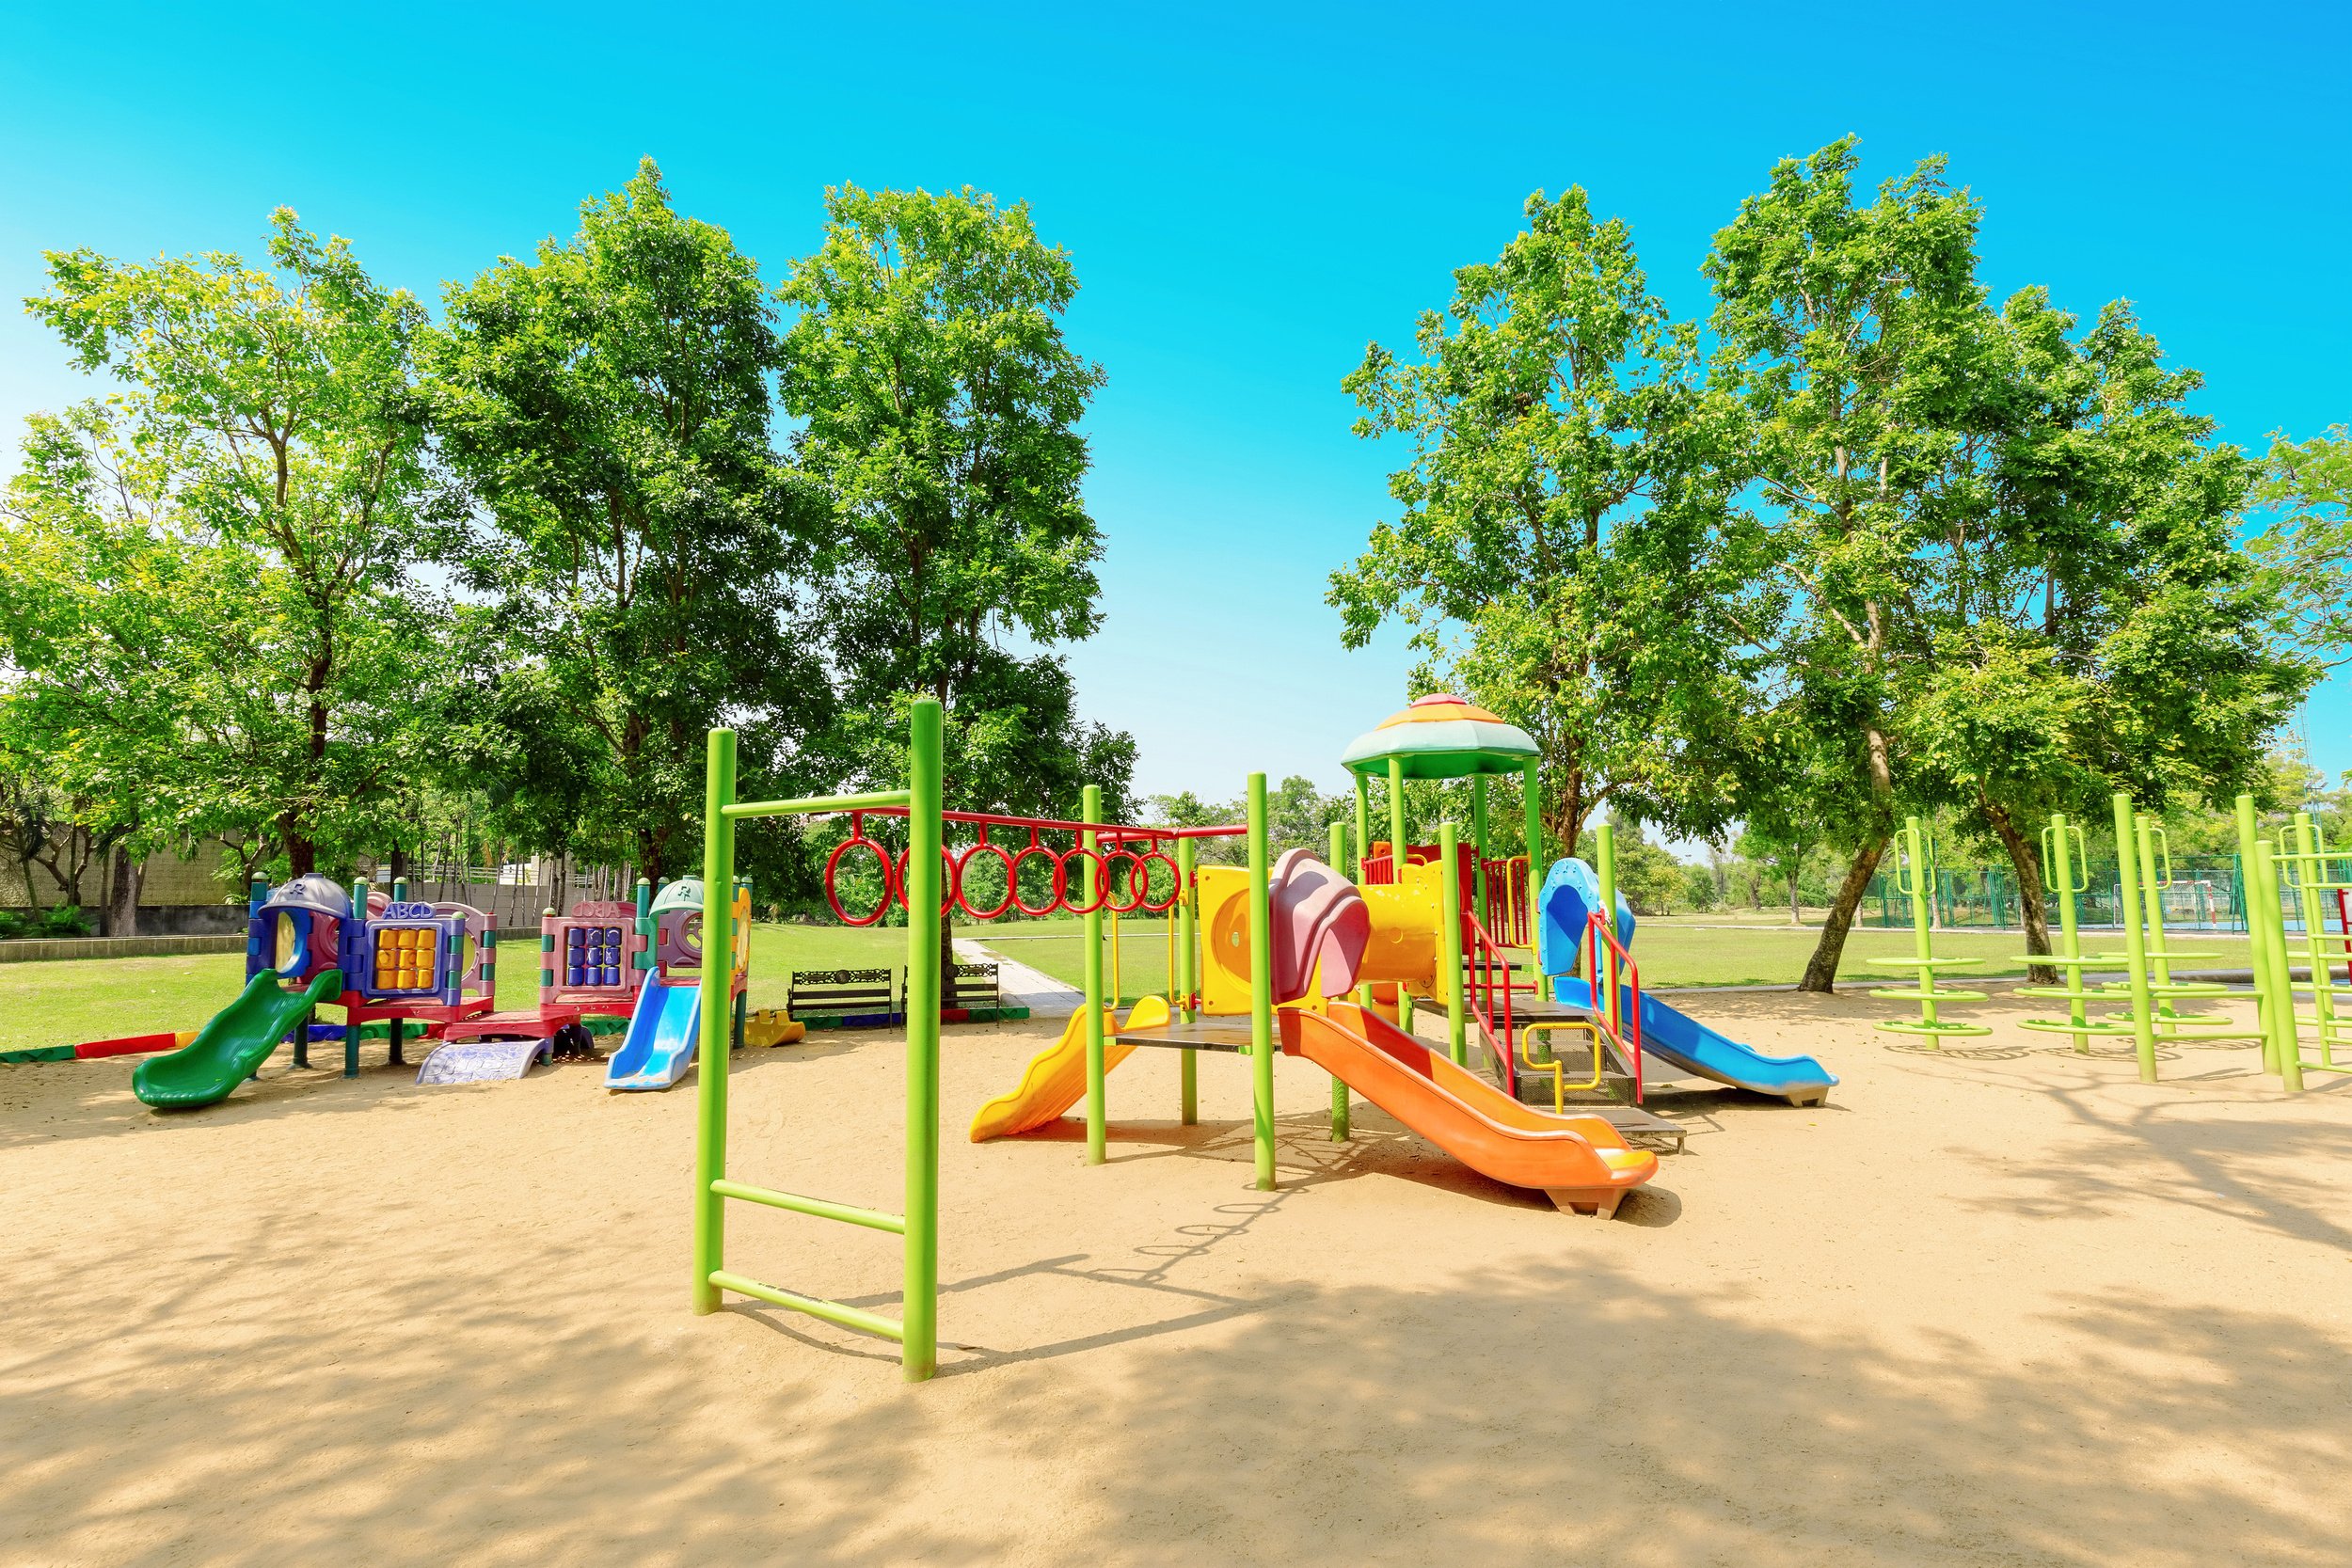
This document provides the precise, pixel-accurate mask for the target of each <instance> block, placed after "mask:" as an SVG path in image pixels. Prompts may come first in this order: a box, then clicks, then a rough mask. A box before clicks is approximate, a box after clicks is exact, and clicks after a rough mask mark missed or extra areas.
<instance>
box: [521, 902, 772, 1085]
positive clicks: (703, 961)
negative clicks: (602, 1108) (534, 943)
mask: <svg viewBox="0 0 2352 1568" xmlns="http://www.w3.org/2000/svg"><path fill="white" fill-rule="evenodd" d="M641 902H642V900H641ZM704 902H705V899H704V895H703V885H702V883H701V882H700V881H699V880H697V879H694V878H691V877H688V878H684V879H680V880H678V881H675V882H672V883H670V884H669V885H668V886H667V887H665V888H663V889H662V890H661V893H660V895H659V896H658V897H656V898H655V899H654V900H653V902H652V905H651V907H650V910H649V911H648V915H647V918H648V920H649V922H650V925H651V929H652V933H653V946H652V958H653V968H652V970H651V971H650V972H648V973H647V974H645V978H644V985H643V986H642V987H640V988H639V990H638V993H637V1005H636V1006H635V1008H634V1009H633V1010H632V1011H631V1012H630V1014H629V1022H628V1035H627V1036H626V1037H623V1039H622V1041H621V1048H620V1049H619V1050H618V1051H615V1052H614V1053H612V1058H611V1059H610V1060H608V1061H607V1062H606V1063H605V1071H604V1086H605V1087H606V1088H608V1089H666V1088H668V1087H669V1086H670V1085H673V1084H675V1083H676V1082H677V1081H678V1080H679V1079H680V1078H681V1077H683V1076H684V1075H685V1072H686V1069H688V1068H690V1067H691V1066H692V1065H693V1063H694V1047H695V1045H696V1043H697V1041H698V1039H699V1037H700V1035H701V1024H702V1016H701V1011H702V1003H703V983H702V982H703V970H704V968H705V967H706V966H709V967H712V968H715V969H717V970H718V972H719V973H720V974H723V975H724V976H725V982H724V989H723V994H722V996H721V998H720V1002H721V1006H722V1007H723V1011H724V1016H725V1017H726V1019H727V1021H728V1022H727V1035H728V1040H729V1043H730V1045H731V1046H733V1047H734V1048H736V1049H738V1050H739V1049H741V1047H742V1044H743V1032H744V1022H745V1014H746V996H747V993H748V990H749V988H750V985H751V973H752V890H751V884H750V883H748V882H746V881H743V880H740V879H738V880H737V881H736V882H735V894H734V896H733V897H732V898H731V899H730V900H729V905H730V908H729V911H728V920H727V925H726V929H727V932H728V936H727V942H726V947H725V948H724V949H723V951H724V952H725V953H726V955H727V961H725V962H723V963H721V964H717V965H709V960H708V955H707V953H706V952H705V950H704V947H703V936H704V930H705V927H704V916H703V905H704ZM587 952H588V953H589V954H590V955H592V956H593V955H594V954H595V953H596V948H595V947H594V946H590V947H589V948H588V949H587ZM568 957H569V955H568V953H567V955H566V958H567V963H568ZM566 973H567V974H568V973H569V970H568V968H567V970H566ZM604 973H606V974H611V973H612V969H611V967H610V966H609V965H608V966H606V968H605V971H604Z"/></svg>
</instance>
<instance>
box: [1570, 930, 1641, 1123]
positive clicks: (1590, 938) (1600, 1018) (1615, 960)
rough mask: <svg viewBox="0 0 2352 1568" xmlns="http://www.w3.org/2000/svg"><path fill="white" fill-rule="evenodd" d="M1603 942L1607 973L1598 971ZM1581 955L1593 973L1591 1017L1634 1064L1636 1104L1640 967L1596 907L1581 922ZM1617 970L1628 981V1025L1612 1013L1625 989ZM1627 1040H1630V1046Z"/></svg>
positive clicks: (1616, 1010) (1620, 1007)
mask: <svg viewBox="0 0 2352 1568" xmlns="http://www.w3.org/2000/svg"><path fill="white" fill-rule="evenodd" d="M1603 943H1607V945H1608V949H1609V973H1608V974H1606V975H1603V974H1602V973H1601V961H1600V958H1601V945H1602V944H1603ZM1581 957H1582V958H1583V959H1584V973H1585V974H1590V975H1591V976H1592V977H1593V984H1592V992H1591V994H1592V998H1593V1020H1594V1022H1596V1023H1597V1024H1598V1025H1599V1026H1600V1027H1601V1028H1603V1029H1605V1030H1607V1031H1608V1032H1609V1037H1610V1039H1611V1040H1612V1041H1613V1042H1614V1043H1615V1045H1616V1047H1617V1050H1618V1052H1619V1053H1621V1054H1623V1055H1624V1056H1625V1057H1626V1058H1627V1059H1628V1060H1629V1061H1630V1062H1631V1063H1632V1064H1633V1103H1634V1104H1636V1105H1639V1104H1640V1103H1641V1102H1642V971H1641V968H1640V966H1639V965H1637V964H1636V963H1634V961H1633V955H1632V954H1631V953H1629V952H1628V951H1626V948H1625V945H1624V944H1623V943H1622V942H1618V941H1617V933H1616V932H1614V931H1613V930H1611V929H1610V928H1609V922H1608V920H1607V919H1606V918H1605V917H1604V916H1603V915H1602V914H1601V912H1600V911H1598V910H1595V911H1593V913H1592V917H1591V918H1590V919H1588V920H1587V921H1585V923H1584V944H1583V948H1582V953H1581ZM1620 974H1622V975H1623V977H1624V979H1625V980H1627V981H1630V982H1631V985H1630V989H1631V990H1632V992H1633V1013H1632V1017H1631V1019H1630V1021H1629V1020H1627V1019H1625V1018H1621V1017H1617V1016H1615V1015H1617V1014H1619V1013H1621V1012H1622V1011H1623V1009H1624V1001H1625V996H1624V992H1625V990H1627V989H1628V988H1627V987H1626V986H1625V985H1623V984H1621V982H1620V978H1619V976H1620ZM1604 997H1605V998H1607V1000H1606V1001H1604V1000H1603V998H1604ZM1628 1023H1629V1024H1630V1027H1627V1025H1628ZM1629 1041H1630V1046H1629V1044H1628V1042H1629Z"/></svg>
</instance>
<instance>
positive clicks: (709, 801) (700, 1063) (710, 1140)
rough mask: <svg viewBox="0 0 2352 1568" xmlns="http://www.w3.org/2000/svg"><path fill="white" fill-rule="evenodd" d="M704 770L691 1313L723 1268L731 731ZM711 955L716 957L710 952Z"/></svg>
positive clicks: (716, 737)
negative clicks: (720, 1188)
mask: <svg viewBox="0 0 2352 1568" xmlns="http://www.w3.org/2000/svg"><path fill="white" fill-rule="evenodd" d="M709 748H710V750H709V757H708V760H707V763H706V764H705V769H704V775H703V953H704V955H705V958H704V962H703V972H702V995H701V996H700V997H698V998H697V999H696V1002H697V1006H699V1007H700V1008H701V1037H700V1038H699V1039H698V1040H697V1041H696V1045H695V1074H694V1310H695V1311H696V1312H715V1311H717V1310H718V1309H719V1288H718V1287H717V1286H716V1285H713V1284H712V1283H711V1282H710V1276H711V1275H713V1274H714V1273H716V1272H717V1271H719V1270H720V1269H722V1268H724V1267H725V1266H726V1230H725V1214H726V1204H725V1200H724V1199H723V1198H721V1197H720V1196H719V1195H718V1194H717V1193H715V1192H713V1191H712V1190H711V1186H710V1184H711V1183H712V1182H714V1181H720V1180H725V1178H726V1174H727V970H728V965H727V962H726V960H725V957H724V955H726V954H727V953H728V952H729V951H730V950H731V949H732V948H733V946H734V942H735V911H734V907H733V905H734V900H732V899H731V898H729V897H728V896H727V890H728V889H729V888H731V887H733V886H734V885H735V818H733V817H731V816H727V815H726V812H725V809H724V808H726V807H727V806H730V805H732V804H734V803H735V732H734V731H733V730H712V731H711V732H710V741H709ZM713 955H716V957H713Z"/></svg>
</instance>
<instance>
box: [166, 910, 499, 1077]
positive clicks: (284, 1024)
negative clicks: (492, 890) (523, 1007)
mask: <svg viewBox="0 0 2352 1568" xmlns="http://www.w3.org/2000/svg"><path fill="white" fill-rule="evenodd" d="M405 892H406V889H405V887H404V886H403V885H401V884H398V883H395V884H394V886H393V888H392V891H391V894H390V895H389V896H387V895H384V894H381V893H377V892H374V891H373V890H372V889H371V888H370V887H369V886H368V885H367V884H366V883H365V882H358V883H355V884H353V886H352V887H351V889H350V890H349V891H347V892H346V891H345V890H344V889H343V888H342V887H340V886H339V885H337V884H336V883H335V882H334V881H333V880H332V879H329V878H326V877H323V876H319V875H317V874H316V873H312V874H310V875H308V876H302V877H296V878H295V879H293V880H292V881H290V882H287V883H285V884H284V885H282V886H280V887H278V888H276V889H272V888H270V887H269V886H268V885H267V884H266V883H264V882H263V881H262V879H259V878H256V879H254V882H253V886H252V889H251V891H250V893H249V895H248V898H247V911H248V912H247V917H246V988H245V990H244V992H243V993H242V994H241V995H240V996H239V997H238V998H237V999H236V1000H235V1001H234V1002H232V1003H230V1006H227V1007H225V1008H223V1009H222V1010H221V1012H220V1013H218V1014H217V1015H215V1018H214V1019H213V1020H212V1022H209V1023H207V1024H206V1025H205V1026H204V1027H203V1028H202V1029H200V1030H199V1031H198V1032H197V1036H196V1038H195V1039H193V1040H192V1041H190V1042H189V1043H188V1044H187V1045H186V1046H184V1047H183V1048H182V1049H180V1050H177V1051H174V1052H172V1053H169V1054H168V1055H164V1056H157V1057H154V1058H152V1059H151V1060H148V1061H145V1062H142V1063H140V1064H139V1066H138V1068H137V1069H135V1071H134V1073H133V1074H132V1087H133V1089H134V1090H135V1092H136V1093H137V1095H138V1097H139V1099H140V1100H141V1101H145V1102H146V1103H147V1104H149V1105H152V1106H155V1107H157V1108H159V1109H161V1108H173V1109H178V1108H187V1107H194V1106H199V1105H209V1104H212V1103H213V1102H214V1101H218V1100H221V1099H224V1098H226V1097H227V1096H228V1095H229V1094H230V1091H232V1090H233V1089H235V1088H236V1086H237V1085H239V1084H242V1083H243V1082H245V1080H246V1079H247V1078H249V1077H251V1076H252V1075H253V1073H254V1071H255V1069H258V1068H259V1067H260V1066H261V1064H262V1062H263V1061H264V1060H266V1059H267V1058H268V1056H269V1054H270V1053H272V1052H273V1051H275V1050H276V1049H277V1048H278V1042H279V1041H281V1040H285V1039H291V1040H292V1041H293V1043H294V1065H295V1066H297V1067H308V1066H309V1065H310V1028H309V1022H310V1014H311V1011H312V1009H313V1008H315V1007H316V1006H318V1005H319V1004H320V1003H322V1002H325V1003H332V1004H334V1005H335V1006H340V1007H342V1010H343V1026H342V1036H343V1076H344V1077H346V1078H354V1077H357V1076H358V1072H359V1041H360V1037H361V1032H362V1030H363V1028H364V1027H365V1026H366V1025H367V1024H369V1023H372V1022H386V1023H388V1024H389V1034H390V1040H391V1059H392V1062H393V1063H394V1064H395V1065H399V1064H400V1063H401V1050H402V1046H403V1044H404V1040H405V1030H406V1027H407V1025H408V1024H409V1023H411V1022H416V1023H420V1024H421V1025H423V1026H424V1029H425V1030H426V1031H428V1032H431V1031H437V1030H438V1029H441V1028H445V1027H446V1026H447V1025H449V1024H451V1023H453V1022H458V1021H460V1020H463V1019H467V1018H471V1017H473V1016H475V1015H477V1014H481V1013H485V1012H487V1011H488V1010H489V1008H490V1006H491V1005H492V997H493V995H494V993H495V991H496V989H497V983H498V937H497V933H496V932H495V931H493V930H492V929H491V928H490V922H489V917H488V916H487V915H485V914H484V913H483V912H482V911H480V910H477V909H473V908H471V907H470V906H469V905H464V904H453V903H411V902H408V901H407V900H406V898H405V896H404V895H405Z"/></svg>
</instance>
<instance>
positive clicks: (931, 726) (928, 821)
mask: <svg viewBox="0 0 2352 1568" xmlns="http://www.w3.org/2000/svg"><path fill="white" fill-rule="evenodd" d="M940 752H941V747H940V708H939V704H938V702H937V701H936V700H934V699H930V698H925V699H924V700H922V701H920V702H918V703H916V704H914V706H913V707H912V708H911V709H909V711H908V714H907V793H908V795H909V796H910V797H912V799H910V800H908V801H907V876H906V879H907V888H906V895H907V1177H906V1211H905V1213H906V1249H905V1253H904V1255H903V1257H902V1259H901V1266H902V1279H903V1289H902V1292H901V1295H900V1298H899V1299H900V1301H901V1302H902V1303H903V1312H902V1319H903V1322H902V1324H901V1327H902V1330H903V1332H902V1335H901V1338H900V1339H899V1350H898V1369H899V1374H900V1375H901V1376H902V1377H904V1378H905V1380H906V1381H907V1382H909V1383H920V1382H922V1381H923V1380H924V1379H925V1378H927V1377H930V1375H931V1373H932V1372H933V1371H934V1370H936V1369H937V1367H938V1365H939V985H940V978H941V977H940V973H939V940H940V935H941V932H940V921H941V918H942V915H941V911H940V908H939V905H940V896H939V891H940V890H939V871H940V856H939V850H940V838H941V832H942V828H941V819H940V808H941V804H942V801H941V791H942V787H943V785H942V779H941V775H942V772H943V768H942V765H941V756H940ZM1096 797H1097V792H1096V791H1095V790H1094V789H1093V787H1092V786H1091V785H1089V788H1088V791H1087V804H1088V806H1089V816H1090V815H1091V808H1092V807H1093V806H1094V805H1095V804H1096ZM733 848H734V847H733V845H729V846H728V849H729V853H730V856H731V855H732V852H733ZM708 885H709V884H707V883H706V884H705V886H708ZM705 924H706V926H707V920H706V922H705ZM720 951H721V952H722V953H724V952H726V951H727V949H726V948H724V947H722V948H721V949H720ZM705 967H706V969H707V968H708V966H707V965H706V966H705ZM1095 1020H1096V1030H1095V1034H1094V1036H1093V1038H1092V1045H1093V1051H1092V1054H1091V1057H1090V1059H1089V1068H1091V1069H1093V1071H1094V1072H1095V1074H1096V1077H1095V1084H1096V1085H1097V1086H1098V1088H1099V1086H1100V1085H1101V1083H1102V1079H1101V1071H1102V1063H1103V1045H1102V1032H1101V1020H1102V1015H1101V1014H1100V1013H1097V1014H1096V1015H1095ZM1098 1105H1099V1101H1098ZM1095 1125H1096V1126H1097V1127H1099V1126H1100V1125H1101V1124H1100V1123H1099V1122H1097V1123H1095Z"/></svg>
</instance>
